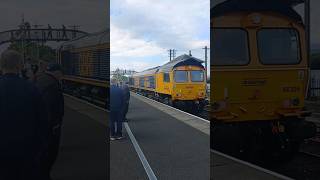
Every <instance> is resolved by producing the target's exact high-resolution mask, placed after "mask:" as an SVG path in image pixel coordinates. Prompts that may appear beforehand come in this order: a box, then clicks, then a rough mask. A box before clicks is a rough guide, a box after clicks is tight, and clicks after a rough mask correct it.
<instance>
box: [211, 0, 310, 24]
mask: <svg viewBox="0 0 320 180" xmlns="http://www.w3.org/2000/svg"><path fill="white" fill-rule="evenodd" d="M303 2H304V0H227V1H225V2H222V3H219V4H217V5H216V6H214V7H213V8H212V9H211V17H218V16H222V15H224V14H227V13H232V12H252V11H257V12H276V13H280V14H282V15H285V16H288V17H290V18H292V19H294V20H296V21H299V22H302V18H301V16H300V15H299V14H298V13H297V12H296V11H295V10H294V9H293V8H292V6H294V5H297V4H300V3H303Z"/></svg>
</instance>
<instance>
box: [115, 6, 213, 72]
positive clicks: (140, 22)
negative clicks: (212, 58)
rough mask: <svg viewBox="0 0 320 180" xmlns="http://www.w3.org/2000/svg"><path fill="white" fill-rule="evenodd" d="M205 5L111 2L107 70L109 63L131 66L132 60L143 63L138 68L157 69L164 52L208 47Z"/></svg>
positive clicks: (207, 9) (207, 7)
mask: <svg viewBox="0 0 320 180" xmlns="http://www.w3.org/2000/svg"><path fill="white" fill-rule="evenodd" d="M209 3H210V2H209V0H201V1H193V0H175V1H170V0H161V1H152V0H112V1H111V54H112V56H111V67H113V65H112V64H113V63H116V64H118V65H121V64H123V63H120V62H118V61H124V60H123V59H125V60H126V62H130V61H132V62H133V61H134V59H135V58H136V57H140V59H141V61H144V63H142V64H141V65H139V67H138V68H141V67H145V66H149V65H151V64H152V65H161V63H164V62H165V61H167V59H168V53H167V50H168V49H172V48H174V49H178V50H180V51H186V52H187V50H189V49H201V48H203V47H204V46H205V45H207V46H209V43H210V42H209V41H210V40H209V39H210V28H209V27H210V24H209V23H210V20H209V19H210V17H209V9H210V5H209ZM120 57H121V58H122V59H120ZM115 58H116V59H115ZM150 59H152V60H153V61H151V60H150ZM136 60H137V59H136ZM116 61H117V62H116ZM138 62H139V61H136V62H134V63H133V64H138Z"/></svg>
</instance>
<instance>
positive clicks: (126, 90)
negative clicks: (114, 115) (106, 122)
mask: <svg viewBox="0 0 320 180" xmlns="http://www.w3.org/2000/svg"><path fill="white" fill-rule="evenodd" d="M122 89H123V92H124V99H125V104H124V110H123V121H126V122H127V121H128V119H127V117H126V116H127V113H128V110H129V101H130V90H129V86H128V85H127V84H125V83H124V84H123V86H122Z"/></svg>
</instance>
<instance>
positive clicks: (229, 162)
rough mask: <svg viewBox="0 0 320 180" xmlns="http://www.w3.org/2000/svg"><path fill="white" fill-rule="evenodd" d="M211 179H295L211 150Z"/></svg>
mask: <svg viewBox="0 0 320 180" xmlns="http://www.w3.org/2000/svg"><path fill="white" fill-rule="evenodd" d="M210 158H211V178H210V179H211V180H293V179H291V178H289V177H286V176H284V175H281V174H278V173H276V172H273V171H270V170H267V169H264V168H261V167H259V166H256V165H254V164H250V163H248V162H244V161H241V160H239V159H236V158H233V157H231V156H228V155H226V154H223V153H220V152H218V151H214V150H211V157H210Z"/></svg>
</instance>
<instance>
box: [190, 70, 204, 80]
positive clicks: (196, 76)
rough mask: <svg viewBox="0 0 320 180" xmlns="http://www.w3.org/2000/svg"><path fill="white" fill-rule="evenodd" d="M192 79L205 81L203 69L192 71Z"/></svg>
mask: <svg viewBox="0 0 320 180" xmlns="http://www.w3.org/2000/svg"><path fill="white" fill-rule="evenodd" d="M190 75H191V81H192V82H203V81H204V73H203V71H200V70H199V71H190Z"/></svg>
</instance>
